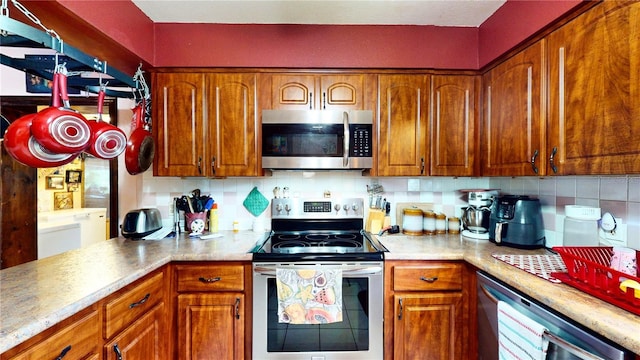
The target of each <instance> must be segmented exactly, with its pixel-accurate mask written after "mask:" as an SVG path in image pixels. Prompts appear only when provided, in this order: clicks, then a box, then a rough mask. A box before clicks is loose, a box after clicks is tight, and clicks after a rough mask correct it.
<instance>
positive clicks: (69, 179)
mask: <svg viewBox="0 0 640 360" xmlns="http://www.w3.org/2000/svg"><path fill="white" fill-rule="evenodd" d="M65 179H66V180H65V181H66V183H67V184H78V183H81V182H82V171H80V170H67V172H66V177H65Z"/></svg>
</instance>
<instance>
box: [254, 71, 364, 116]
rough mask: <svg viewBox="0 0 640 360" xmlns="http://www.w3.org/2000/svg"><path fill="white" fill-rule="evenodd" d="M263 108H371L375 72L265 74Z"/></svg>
mask: <svg viewBox="0 0 640 360" xmlns="http://www.w3.org/2000/svg"><path fill="white" fill-rule="evenodd" d="M264 77H265V85H264V90H263V92H262V94H263V95H264V96H265V99H263V100H261V101H263V107H264V108H265V109H289V110H335V109H337V110H373V108H374V104H375V103H374V101H375V96H374V93H373V92H374V91H375V75H369V74H266V75H264Z"/></svg>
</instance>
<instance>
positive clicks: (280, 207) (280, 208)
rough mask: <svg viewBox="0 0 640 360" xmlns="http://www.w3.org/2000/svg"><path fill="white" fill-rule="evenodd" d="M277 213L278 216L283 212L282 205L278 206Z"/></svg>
mask: <svg viewBox="0 0 640 360" xmlns="http://www.w3.org/2000/svg"><path fill="white" fill-rule="evenodd" d="M276 211H277V212H278V214H279V213H281V212H282V204H278V205H276Z"/></svg>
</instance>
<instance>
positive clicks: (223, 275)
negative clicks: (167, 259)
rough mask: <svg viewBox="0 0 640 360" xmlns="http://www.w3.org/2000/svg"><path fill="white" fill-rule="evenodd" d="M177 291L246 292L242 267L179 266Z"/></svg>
mask: <svg viewBox="0 0 640 360" xmlns="http://www.w3.org/2000/svg"><path fill="white" fill-rule="evenodd" d="M176 276H177V281H178V285H177V289H178V291H179V292H185V291H244V267H243V266H242V265H177V266H176Z"/></svg>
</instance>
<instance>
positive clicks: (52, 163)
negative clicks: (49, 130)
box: [3, 114, 78, 168]
mask: <svg viewBox="0 0 640 360" xmlns="http://www.w3.org/2000/svg"><path fill="white" fill-rule="evenodd" d="M35 116H36V114H28V115H25V116H23V117H21V118H19V119H17V120H16V121H14V122H13V123H11V125H9V127H8V128H7V131H6V132H5V135H4V140H3V141H4V146H5V149H7V153H9V155H11V156H12V157H13V158H14V159H16V160H17V161H18V162H20V163H21V164H24V165H26V166H29V167H33V168H47V167H56V166H61V165H64V164H68V163H70V162H71V161H73V159H75V158H76V157H77V156H78V154H67V153H54V152H51V151H49V150H47V149H45V148H44V147H43V146H42V145H41V144H40V143H39V142H38V141H36V139H35V138H34V137H33V135H31V130H30V129H31V124H32V120H33V118H34V117H35Z"/></svg>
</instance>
